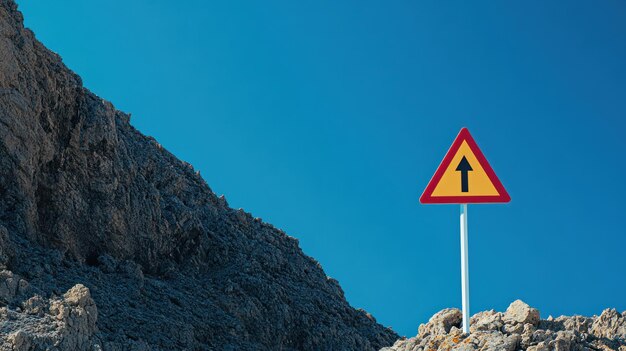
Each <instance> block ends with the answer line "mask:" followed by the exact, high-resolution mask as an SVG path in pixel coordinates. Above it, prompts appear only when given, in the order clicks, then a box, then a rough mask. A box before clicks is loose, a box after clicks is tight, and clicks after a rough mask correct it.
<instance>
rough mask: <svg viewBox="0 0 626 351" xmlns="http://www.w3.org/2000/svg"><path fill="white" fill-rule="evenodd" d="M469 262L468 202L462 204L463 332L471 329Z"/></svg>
mask: <svg viewBox="0 0 626 351" xmlns="http://www.w3.org/2000/svg"><path fill="white" fill-rule="evenodd" d="M468 266H469V262H468V257H467V204H461V299H462V300H463V303H462V305H463V306H462V307H463V333H469V332H470V329H469V326H470V323H469V320H470V303H469V267H468Z"/></svg>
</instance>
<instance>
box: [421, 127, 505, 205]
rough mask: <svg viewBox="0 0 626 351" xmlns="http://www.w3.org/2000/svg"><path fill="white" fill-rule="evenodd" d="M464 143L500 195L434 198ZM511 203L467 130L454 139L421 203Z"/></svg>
mask: <svg viewBox="0 0 626 351" xmlns="http://www.w3.org/2000/svg"><path fill="white" fill-rule="evenodd" d="M463 141H465V142H467V145H468V146H469V148H470V149H471V150H472V152H473V153H474V155H475V156H476V159H477V160H478V162H480V165H481V166H482V167H483V169H484V170H485V173H487V176H488V177H489V179H490V180H491V182H492V183H493V185H494V187H495V188H496V190H497V191H498V194H499V195H487V196H432V194H433V191H435V187H437V184H438V183H439V181H441V177H443V174H444V173H445V171H446V169H447V168H448V166H449V165H450V162H452V159H453V158H454V155H456V153H457V151H458V150H459V148H460V147H461V144H463ZM509 201H511V197H510V196H509V193H508V192H507V191H506V189H504V186H503V185H502V183H501V182H500V179H498V176H496V173H495V172H494V171H493V168H491V165H490V164H489V162H487V159H486V158H485V155H483V153H482V151H480V148H479V147H478V145H477V144H476V142H475V141H474V138H472V135H471V134H470V132H469V130H468V129H467V128H463V129H461V131H460V132H459V135H457V137H456V139H454V142H453V143H452V146H450V149H449V150H448V152H447V153H446V156H445V157H444V158H443V161H441V164H440V165H439V167H438V168H437V171H436V172H435V175H433V177H432V179H431V180H430V182H428V185H427V186H426V189H424V193H423V194H422V196H421V197H420V202H421V203H423V204H470V203H471V204H476V203H502V202H509Z"/></svg>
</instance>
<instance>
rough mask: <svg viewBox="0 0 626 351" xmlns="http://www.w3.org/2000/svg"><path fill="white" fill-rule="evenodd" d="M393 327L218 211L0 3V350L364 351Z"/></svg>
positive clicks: (257, 228)
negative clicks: (365, 310)
mask: <svg viewBox="0 0 626 351" xmlns="http://www.w3.org/2000/svg"><path fill="white" fill-rule="evenodd" d="M214 152H219V150H214ZM396 339H397V335H396V334H395V333H394V332H393V331H392V330H391V329H389V328H385V327H383V326H381V325H379V324H378V323H377V322H376V321H375V320H374V318H373V317H372V316H371V315H369V314H367V313H366V312H364V311H362V310H357V309H354V308H353V307H351V306H350V305H349V304H348V303H347V301H346V300H345V298H344V295H343V291H342V289H341V287H340V286H339V284H338V282H337V281H336V280H334V279H332V278H330V277H328V276H327V275H326V274H325V272H324V271H323V269H322V267H321V266H320V265H319V263H318V262H316V261H315V260H314V259H312V258H310V257H308V256H306V255H305V254H304V253H303V252H302V250H301V249H300V248H299V246H298V241H297V240H296V239H295V238H293V237H290V236H288V235H286V234H285V233H284V232H283V231H281V230H279V229H277V228H275V227H274V226H272V225H270V224H267V223H265V222H263V221H262V220H261V219H259V218H254V217H253V216H251V215H250V214H249V213H246V212H245V211H243V210H236V209H232V208H231V207H230V206H229V205H228V203H227V201H226V199H225V198H224V197H218V196H216V195H215V194H214V193H213V191H212V190H211V189H210V188H209V186H208V185H207V184H206V182H205V181H204V180H203V179H202V178H201V177H200V175H199V174H198V172H196V171H195V170H194V169H193V167H192V166H191V165H189V164H187V163H185V162H182V161H180V160H178V159H177V158H176V157H174V156H173V155H172V154H170V153H169V152H167V151H166V150H165V149H164V148H163V147H162V146H161V145H160V144H159V143H157V142H156V141H155V140H154V139H153V138H150V137H146V136H144V135H142V134H141V133H139V132H138V131H137V130H135V129H134V128H133V127H132V126H131V124H130V115H128V114H126V113H123V112H121V111H119V110H116V109H115V108H114V106H113V105H112V104H111V103H109V102H107V101H105V100H103V99H101V98H100V97H98V96H96V95H95V94H93V93H91V92H90V91H89V90H87V89H85V88H84V87H83V85H82V81H81V79H80V77H79V76H78V75H76V74H75V73H73V72H72V71H70V70H69V69H68V68H67V67H66V66H65V65H64V64H63V62H62V60H61V58H60V56H59V55H57V54H55V53H53V52H51V51H49V50H48V49H46V48H45V47H44V46H43V45H42V44H41V43H40V42H39V41H37V40H36V39H35V36H34V34H33V33H32V32H31V31H30V30H28V29H26V28H24V26H23V18H22V14H21V13H20V12H19V11H18V10H17V5H16V4H15V3H14V2H13V1H12V0H0V350H2V351H5V350H100V349H102V350H285V351H289V350H378V349H379V348H380V347H383V346H387V345H390V344H392V343H393V341H395V340H396Z"/></svg>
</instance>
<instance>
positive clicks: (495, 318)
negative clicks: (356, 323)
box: [381, 300, 626, 351]
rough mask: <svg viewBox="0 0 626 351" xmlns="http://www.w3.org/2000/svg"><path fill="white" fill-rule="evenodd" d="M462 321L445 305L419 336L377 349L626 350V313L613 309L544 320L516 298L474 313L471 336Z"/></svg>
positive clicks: (427, 350)
mask: <svg viewBox="0 0 626 351" xmlns="http://www.w3.org/2000/svg"><path fill="white" fill-rule="evenodd" d="M461 322H462V314H461V311H459V310H458V309H445V310H443V311H441V312H438V313H437V314H435V315H434V316H433V317H432V318H431V319H430V321H428V323H426V324H422V325H421V326H420V327H419V331H418V334H417V336H415V337H413V338H410V339H401V340H398V341H397V342H396V343H395V344H394V345H393V346H392V347H385V348H383V349H382V350H381V351H444V350H445V351H452V350H458V351H474V350H477V351H516V350H526V351H592V350H603V351H626V312H623V313H621V314H620V313H618V312H617V311H615V310H614V309H607V310H604V311H603V312H602V314H601V315H600V316H593V317H582V316H573V317H566V316H561V317H558V318H556V319H554V318H552V317H549V318H548V319H545V320H542V319H540V315H539V311H538V310H537V309H534V308H532V307H530V306H528V305H527V304H525V303H524V302H522V301H520V300H517V301H515V302H513V303H512V304H511V305H510V306H509V308H508V309H507V310H506V312H504V313H502V312H496V311H493V310H491V311H485V312H479V313H477V314H475V315H474V316H472V318H471V320H470V334H469V336H468V335H467V334H463V331H462V329H461V328H462V327H461Z"/></svg>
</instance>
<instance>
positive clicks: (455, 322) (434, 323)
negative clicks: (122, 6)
mask: <svg viewBox="0 0 626 351" xmlns="http://www.w3.org/2000/svg"><path fill="white" fill-rule="evenodd" d="M462 320H463V314H462V313H461V311H460V310H459V309H458V308H447V309H445V310H442V311H440V312H438V313H436V314H435V315H434V316H432V317H431V318H430V320H429V321H428V323H426V324H422V325H420V327H419V329H418V334H419V335H421V336H426V335H430V334H432V335H443V334H447V333H448V332H449V331H450V329H451V328H452V327H453V326H456V327H459V326H460V325H461V322H462Z"/></svg>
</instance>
